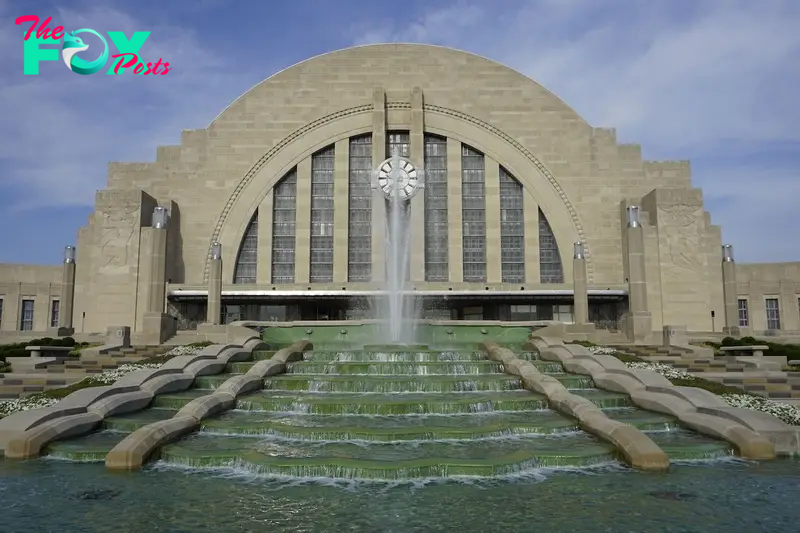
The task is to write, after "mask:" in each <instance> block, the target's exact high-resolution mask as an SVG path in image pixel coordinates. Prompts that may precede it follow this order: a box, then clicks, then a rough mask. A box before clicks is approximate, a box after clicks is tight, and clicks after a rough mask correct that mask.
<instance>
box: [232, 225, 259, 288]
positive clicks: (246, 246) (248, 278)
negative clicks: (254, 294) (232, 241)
mask: <svg viewBox="0 0 800 533" xmlns="http://www.w3.org/2000/svg"><path fill="white" fill-rule="evenodd" d="M257 272H258V210H256V212H255V213H254V214H253V218H251V219H250V224H248V225H247V229H246V230H245V232H244V237H242V243H241V244H240V245H239V254H238V255H237V256H236V266H235V268H234V270H233V282H234V283H236V284H255V283H256V273H257Z"/></svg>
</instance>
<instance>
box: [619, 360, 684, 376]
mask: <svg viewBox="0 0 800 533" xmlns="http://www.w3.org/2000/svg"><path fill="white" fill-rule="evenodd" d="M625 365H626V366H627V367H628V368H631V369H633V370H651V371H653V372H655V373H657V374H661V375H662V376H664V377H665V378H667V379H697V377H696V376H693V375H692V374H690V373H688V372H686V371H684V370H680V369H678V368H673V367H671V366H669V365H665V364H663V363H647V362H641V363H625Z"/></svg>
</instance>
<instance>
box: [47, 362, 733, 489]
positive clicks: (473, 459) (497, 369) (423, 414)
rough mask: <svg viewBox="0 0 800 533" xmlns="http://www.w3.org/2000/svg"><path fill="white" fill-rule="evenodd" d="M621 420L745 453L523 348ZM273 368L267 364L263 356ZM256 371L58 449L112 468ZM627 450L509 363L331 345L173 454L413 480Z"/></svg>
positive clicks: (695, 451)
mask: <svg viewBox="0 0 800 533" xmlns="http://www.w3.org/2000/svg"><path fill="white" fill-rule="evenodd" d="M520 357H521V358H525V359H527V360H530V361H531V363H532V364H534V365H535V366H536V367H537V368H538V369H539V371H540V372H543V373H547V374H549V375H551V376H553V377H554V378H556V379H558V380H559V381H561V383H562V384H564V386H565V387H567V388H568V389H570V390H571V392H573V393H575V394H577V395H580V396H583V397H585V398H587V399H588V400H590V401H592V402H593V403H595V404H596V405H598V406H599V407H600V408H601V409H603V410H604V411H605V412H606V413H607V415H608V416H609V417H610V418H612V419H616V420H619V421H621V422H625V423H628V424H631V425H633V426H635V427H637V428H639V429H641V430H643V431H645V432H647V433H648V435H649V436H650V437H651V438H652V439H653V440H654V441H655V442H656V443H657V444H658V445H659V446H661V447H662V449H664V451H666V452H667V454H668V455H669V456H670V457H671V458H672V459H673V460H693V459H706V458H714V457H719V456H723V455H729V454H731V453H732V452H731V449H730V446H729V445H728V444H727V443H724V442H720V441H717V440H713V439H708V438H705V437H702V436H699V435H697V434H695V433H692V432H689V431H686V430H683V429H680V427H679V425H678V423H677V421H676V420H675V419H674V418H673V417H670V416H667V415H662V414H659V413H652V412H648V411H644V410H641V409H637V408H635V407H632V406H631V403H630V400H629V398H628V397H627V396H626V395H624V394H618V393H613V392H606V391H602V390H598V389H595V388H594V383H593V382H592V380H591V378H589V377H586V376H579V375H574V374H567V373H565V372H564V370H563V367H562V366H561V365H560V364H559V363H553V362H548V361H541V360H538V359H537V354H535V353H530V352H525V353H522V352H520ZM256 358H257V359H261V358H263V357H259V356H257V357H256ZM253 364H255V362H254V361H253V362H244V363H232V364H230V365H228V368H227V369H226V373H225V374H220V375H216V376H204V377H198V378H197V379H196V380H195V388H192V389H189V390H187V391H184V392H179V393H174V394H164V395H160V396H158V397H157V398H156V399H155V400H154V402H153V407H152V408H150V409H147V410H144V411H141V412H138V413H133V414H130V415H125V416H119V417H112V418H110V419H108V420H106V421H105V423H104V429H105V430H104V431H102V432H99V433H95V434H92V435H89V436H86V437H82V438H77V439H73V440H69V441H63V442H56V443H53V444H52V445H51V446H50V447H49V449H48V452H49V453H50V454H51V455H53V456H56V457H60V458H66V459H74V460H89V461H94V460H97V461H102V460H103V459H104V458H105V453H107V452H108V451H109V450H110V449H111V448H112V447H113V446H114V445H115V444H116V443H118V442H119V441H121V440H122V438H124V436H125V435H126V434H127V433H129V432H131V431H133V430H135V429H136V428H138V427H140V426H141V425H144V424H147V423H150V422H153V421H156V420H161V419H165V418H169V417H171V416H172V415H173V414H174V413H175V412H176V410H177V409H180V408H181V407H183V406H184V405H186V404H187V403H189V402H190V401H191V400H192V399H194V398H197V397H200V396H203V395H205V394H208V393H210V392H211V391H212V390H214V389H216V388H217V387H219V386H220V385H221V384H222V383H224V381H225V380H227V379H228V378H230V377H231V376H234V375H237V374H241V373H244V372H246V371H247V370H248V369H249V368H250V367H252V365H253ZM616 458H617V451H616V450H615V449H614V447H613V446H612V445H611V444H609V443H607V442H604V441H602V440H600V439H597V438H595V437H594V436H592V435H589V434H587V433H585V432H584V431H582V430H580V429H579V427H578V425H577V422H576V421H575V420H572V419H570V418H568V417H565V416H562V415H560V414H559V413H557V412H555V411H553V410H551V409H549V408H548V403H547V400H546V398H545V397H544V396H541V395H538V394H534V393H531V392H528V391H526V390H524V389H523V388H522V384H521V383H520V380H519V379H518V378H516V377H514V376H509V375H508V374H505V373H503V368H502V365H500V364H499V363H495V362H492V361H489V360H488V359H487V356H486V354H485V353H484V352H480V351H476V350H452V349H450V350H430V349H427V348H426V347H379V346H376V347H364V349H350V350H319V351H313V352H308V353H306V355H305V357H304V360H303V361H298V362H294V363H289V364H288V365H287V372H286V373H285V374H283V375H278V376H272V377H269V378H267V379H265V380H264V389H263V390H261V391H258V392H255V393H251V394H247V395H244V396H241V397H239V398H238V399H237V402H236V406H235V409H234V410H232V411H229V412H227V413H224V414H222V415H221V416H218V417H215V418H211V419H208V420H204V421H203V422H202V424H201V428H200V431H199V432H197V433H196V434H194V435H191V436H189V437H187V438H184V439H182V440H180V441H178V442H175V443H173V444H170V445H167V446H166V447H164V449H163V450H162V451H161V459H162V461H164V462H166V463H167V464H175V465H181V466H189V467H199V468H208V467H223V468H238V469H243V470H246V471H250V472H252V473H257V474H270V475H289V476H313V477H319V476H324V477H343V478H369V479H387V480H401V479H408V478H420V477H440V476H460V475H466V476H497V475H508V474H513V473H517V472H520V471H523V470H528V469H531V468H542V467H548V468H552V467H583V466H592V465H597V464H603V463H608V462H611V461H614V460H616Z"/></svg>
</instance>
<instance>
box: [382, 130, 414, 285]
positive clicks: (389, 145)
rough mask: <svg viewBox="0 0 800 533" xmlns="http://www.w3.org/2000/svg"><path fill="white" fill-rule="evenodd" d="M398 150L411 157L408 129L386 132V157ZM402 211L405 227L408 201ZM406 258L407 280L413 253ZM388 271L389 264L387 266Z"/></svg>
mask: <svg viewBox="0 0 800 533" xmlns="http://www.w3.org/2000/svg"><path fill="white" fill-rule="evenodd" d="M395 151H396V152H397V155H399V156H400V157H405V158H409V157H411V134H410V132H408V131H389V132H387V133H386V157H392V156H393V155H394V153H395ZM380 163H381V162H380V161H376V164H380ZM384 203H385V204H386V212H387V213H388V212H389V200H384ZM400 207H401V209H402V211H401V213H400V219H401V222H400V227H402V228H405V227H408V224H409V217H410V216H411V208H410V204H409V203H408V202H405V203H403V204H401V205H400ZM387 235H389V238H391V233H388V234H387ZM405 259H406V267H405V268H404V269H403V272H404V273H405V278H406V281H409V280H410V279H411V268H410V267H411V255H410V254H409V255H407V256H405ZM386 271H387V272H388V271H389V270H388V266H387V270H386Z"/></svg>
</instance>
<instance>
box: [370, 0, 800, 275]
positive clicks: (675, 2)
mask: <svg viewBox="0 0 800 533" xmlns="http://www.w3.org/2000/svg"><path fill="white" fill-rule="evenodd" d="M439 5H441V4H439ZM498 5H499V4H498ZM498 5H495V4H491V5H490V4H489V3H487V2H479V1H477V0H473V1H472V2H467V1H455V2H453V3H452V4H450V5H448V6H447V7H439V8H437V9H428V10H426V11H423V12H421V13H418V14H417V16H416V17H415V19H414V20H413V21H412V22H411V23H407V22H396V23H395V26H392V25H389V26H386V25H383V26H373V27H380V28H382V30H380V31H368V32H364V33H362V35H363V36H364V37H362V38H360V39H358V40H357V42H358V43H359V44H366V43H370V42H426V43H432V44H440V45H444V46H451V47H454V48H459V49H463V50H467V51H470V52H473V53H477V54H480V55H483V56H486V57H489V58H491V59H494V60H497V61H500V62H502V63H505V64H507V65H509V66H510V67H512V68H515V69H516V70H518V71H520V72H522V73H524V74H526V75H527V76H529V77H531V78H532V79H534V80H536V81H537V82H539V83H541V84H542V85H544V86H545V87H547V88H548V89H550V90H551V91H552V92H554V93H555V94H556V95H557V96H559V97H560V98H562V99H563V100H564V101H565V102H566V103H567V104H568V105H570V106H572V107H573V108H574V109H575V110H576V111H577V112H578V113H579V114H581V115H582V116H583V117H584V118H586V120H587V121H589V123H590V124H593V125H595V126H604V127H615V128H617V132H618V138H619V140H620V142H635V143H639V144H641V145H642V149H643V153H644V156H645V157H646V158H650V159H687V158H690V159H692V160H693V162H695V163H700V164H696V165H694V168H695V174H694V182H695V184H696V185H698V186H702V187H703V188H704V191H705V195H706V198H708V199H709V200H710V204H712V205H714V206H715V210H714V211H713V212H712V216H713V218H714V222H715V223H720V222H723V223H724V225H725V228H724V230H725V236H726V238H728V239H730V240H732V242H735V243H737V244H738V245H739V249H740V250H741V253H739V256H740V257H742V258H746V259H748V260H756V259H758V260H770V259H772V260H789V259H790V258H794V259H798V258H800V239H797V238H796V231H797V229H798V226H799V224H798V216H797V215H796V214H795V213H796V210H797V208H796V206H795V205H793V203H792V202H791V201H789V200H788V199H787V198H799V197H800V194H794V196H792V195H791V194H788V195H787V193H788V192H789V191H794V192H795V193H796V192H797V190H798V184H800V128H798V127H797V124H798V123H800V103H799V102H798V100H797V96H796V88H797V87H798V85H799V84H800V69H798V68H797V67H796V65H797V57H800V32H798V31H797V28H800V3H798V2H795V1H793V0H785V1H780V0H764V1H762V2H749V1H746V0H726V1H722V0H709V1H708V2H703V3H700V4H698V3H695V2H688V1H683V0H669V1H662V0H650V1H648V2H635V1H632V2H622V1H619V0H567V1H563V0H543V1H539V2H530V1H525V2H522V1H519V2H516V1H511V2H505V3H503V4H502V5H503V7H504V8H505V9H498ZM395 20H397V19H395ZM776 146H778V147H781V150H782V152H781V154H780V155H781V157H780V158H778V160H776V159H775V157H776V154H775V147H776ZM791 153H794V154H795V155H794V156H792V155H791ZM698 171H699V172H698ZM756 177H757V179H754V178H756ZM756 183H757V185H755V184H756ZM754 187H756V190H755V191H754V190H753V189H754ZM754 200H757V201H754ZM767 221H769V222H767ZM787 243H789V244H787Z"/></svg>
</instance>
